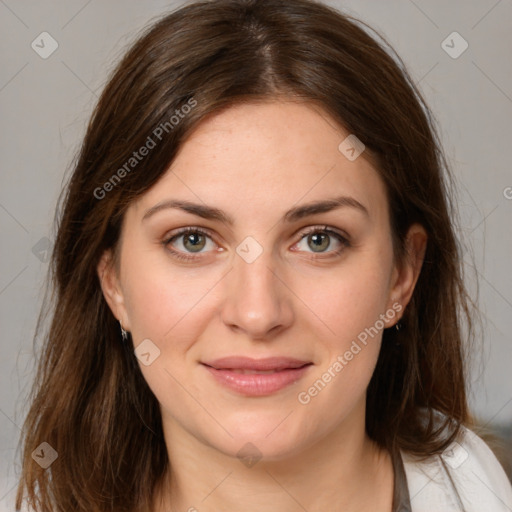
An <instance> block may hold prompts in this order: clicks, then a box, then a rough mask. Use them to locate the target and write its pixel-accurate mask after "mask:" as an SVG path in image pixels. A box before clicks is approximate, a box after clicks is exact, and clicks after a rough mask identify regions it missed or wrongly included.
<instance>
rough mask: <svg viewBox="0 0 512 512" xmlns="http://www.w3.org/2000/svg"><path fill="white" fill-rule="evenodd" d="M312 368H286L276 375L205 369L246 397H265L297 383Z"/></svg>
mask: <svg viewBox="0 0 512 512" xmlns="http://www.w3.org/2000/svg"><path fill="white" fill-rule="evenodd" d="M310 366H312V365H311V364H307V365H306V366H302V367H301V368H286V369H284V370H281V371H278V372H275V373H267V374H261V373H259V374H258V373H250V374H243V373H236V372H234V371H232V370H217V369H216V368H212V367H211V366H207V365H204V367H205V368H206V369H207V370H208V371H209V372H210V373H211V374H212V375H213V377H214V378H215V379H216V380H217V382H219V383H220V384H222V385H224V386H226V387H228V388H230V389H232V390H234V391H236V392H238V393H240V394H242V395H246V396H265V395H270V394H272V393H275V392H277V391H279V390H280V389H283V388H285V387H286V386H289V385H290V384H293V383H294V382H297V381H298V380H299V379H300V378H301V377H302V376H303V375H304V373H306V372H307V371H308V368H309V367H310Z"/></svg>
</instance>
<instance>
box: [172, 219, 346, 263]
mask: <svg viewBox="0 0 512 512" xmlns="http://www.w3.org/2000/svg"><path fill="white" fill-rule="evenodd" d="M188 233H198V234H201V235H203V236H206V237H208V238H210V239H212V240H213V238H212V236H211V234H210V233H209V232H208V231H205V230H204V229H202V228H199V227H193V226H189V227H186V228H183V229H180V230H179V231H177V232H176V233H174V234H173V235H172V236H171V237H168V238H166V239H165V240H163V241H162V245H163V246H164V247H166V248H167V250H168V251H169V252H170V253H171V254H172V255H173V257H175V258H177V259H179V260H183V261H194V260H197V259H199V258H200V257H201V256H200V255H199V256H191V255H186V253H183V252H181V251H176V250H174V249H171V248H170V247H169V245H170V244H171V242H173V241H174V240H176V239H177V238H179V237H181V236H183V235H187V234H188ZM313 233H324V234H328V235H329V236H334V237H335V238H336V239H337V240H338V241H339V242H340V243H341V245H342V247H341V248H340V249H338V250H337V251H331V254H330V255H329V256H328V257H329V258H331V257H336V256H339V255H340V254H341V253H342V252H343V251H344V250H345V249H346V248H347V247H350V242H349V240H348V239H347V238H346V237H344V236H343V235H341V234H340V233H338V232H337V231H334V230H333V229H331V228H329V226H325V225H324V226H312V227H311V228H309V229H307V230H305V231H303V232H302V233H301V234H300V239H299V242H300V241H301V240H302V239H303V238H304V237H306V236H308V235H311V234H313ZM299 242H297V243H299ZM318 254H325V253H318ZM324 258H325V256H314V257H313V258H312V259H324Z"/></svg>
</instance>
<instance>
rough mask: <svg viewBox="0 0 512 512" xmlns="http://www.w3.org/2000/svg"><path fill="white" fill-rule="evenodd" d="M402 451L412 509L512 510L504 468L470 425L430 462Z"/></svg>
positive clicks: (511, 492)
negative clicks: (456, 439) (417, 458)
mask: <svg viewBox="0 0 512 512" xmlns="http://www.w3.org/2000/svg"><path fill="white" fill-rule="evenodd" d="M401 454H402V460H403V462H404V469H405V473H406V476H407V484H408V488H409V496H410V500H411V506H412V512H434V511H436V512H438V511H439V510H442V511H443V512H462V511H464V512H482V511H486V512H487V511H488V512H511V511H512V485H511V483H510V481H509V480H508V478H507V475H506V474H505V471H504V469H503V468H502V466H501V464H500V463H499V461H498V459H497V458H496V456H495V455H494V453H493V452H492V451H491V449H490V448H489V447H488V446H487V444H486V443H485V442H484V441H483V440H482V439H481V438H480V437H479V436H478V435H476V434H475V433H474V432H472V431H471V430H469V429H468V428H466V427H463V428H462V433H461V437H460V438H459V439H458V441H457V442H454V443H452V444H451V445H450V446H449V447H448V448H447V449H446V450H445V451H444V452H443V454H441V455H436V456H433V457H431V458H430V459H428V460H427V461H423V462H421V461H417V460H416V459H415V458H414V457H412V456H410V455H408V454H406V453H405V452H402V453H401Z"/></svg>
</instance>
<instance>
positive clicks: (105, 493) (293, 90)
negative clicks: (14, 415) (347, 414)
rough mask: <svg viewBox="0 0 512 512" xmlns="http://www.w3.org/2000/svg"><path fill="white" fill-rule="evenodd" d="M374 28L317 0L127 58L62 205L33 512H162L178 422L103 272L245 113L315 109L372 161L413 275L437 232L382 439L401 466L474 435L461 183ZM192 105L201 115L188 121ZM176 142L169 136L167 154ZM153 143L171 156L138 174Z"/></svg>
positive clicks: (278, 7) (34, 399) (192, 23)
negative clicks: (235, 112)
mask: <svg viewBox="0 0 512 512" xmlns="http://www.w3.org/2000/svg"><path fill="white" fill-rule="evenodd" d="M370 30H371V29H370V28H369V27H367V26H366V25H365V24H363V23H362V22H360V21H358V20H355V19H353V18H351V17H349V16H344V15H342V14H341V13H339V12H337V11H335V10H333V9H331V8H329V7H327V6H325V5H323V4H321V3H317V2H314V1H309V0H264V1H262V0H215V1H211V2H208V1H203V2H197V3H191V4H188V5H186V6H185V7H183V8H181V9H179V10H177V11H176V12H173V13H171V14H168V15H166V16H165V17H163V18H162V19H160V20H158V21H157V22H156V23H154V24H153V25H151V26H150V27H149V28H148V29H147V30H146V32H145V33H143V34H142V35H141V36H140V38H139V39H138V40H137V42H136V43H135V44H134V45H133V46H132V48H131V49H130V50H129V51H128V53H127V54H126V55H125V56H124V58H123V59H122V61H121V62H120V63H119V65H118V66H117V68H116V70H115V72H114V73H113V75H112V77H111V78H110V81H109V82H108V84H107V86H106V88H105V90H104V92H103V94H102V96H101V98H100V100H99V102H98V105H97V106H96V109H95V111H94V113H93V116H92V119H91V121H90V124H89V126H88V129H87V133H86V136H85V139H84V141H83V144H82V147H81V150H80V152H79V155H78V158H77V161H76V164H75V165H74V171H73V173H72V175H71V177H70V180H69V183H68V184H67V186H66V189H65V195H61V197H60V199H59V204H62V202H63V208H62V211H61V213H59V214H58V215H59V217H58V225H57V234H56V240H55V246H54V251H53V254H52V259H51V265H50V269H49V278H48V283H49V287H51V290H52V296H51V299H52V300H51V304H49V303H47V306H46V307H44V308H43V310H42V312H41V315H40V317H39V320H38V324H37V328H36V338H37V336H38V334H39V333H40V331H41V330H42V328H41V325H42V322H43V318H44V317H46V316H47V315H48V314H50V316H51V322H50V325H49V329H48V330H47V332H45V333H44V346H43V349H42V354H41V356H40V358H39V362H38V370H37V375H36V379H35V383H34V387H33V389H32V393H31V396H30V399H31V407H30V410H29V412H28V415H27V417H26V421H25V428H24V432H25V434H24V438H23V445H24V446H23V448H24V450H23V467H22V475H21V481H20V484H19V487H18V493H17V499H16V507H17V510H19V507H20V506H21V503H22V500H23V497H24V494H25V490H26V492H27V495H28V501H29V504H30V505H31V506H32V507H34V509H36V510H40V511H50V510H52V511H53V512H56V511H65V512H69V511H70V510H73V511H87V512H96V511H98V512H106V511H116V512H121V511H127V512H128V511H132V510H141V511H147V510H150V507H151V504H152V496H153V490H154V489H155V486H156V485H157V484H158V482H159V481H160V479H161V478H162V475H163V474H164V472H165V471H166V470H167V469H168V460H167V453H166V448H165V443H164V437H163V432H162V426H161V416H160V411H159V407H158V402H157V400H156V398H155V396H154V395H153V394H152V392H151V391H150V389H149V387H148V386H147V384H146V382H145V380H144V378H143V376H142V374H141V372H140V368H139V366H138V363H137V361H136V358H135V356H134V354H133V351H132V350H126V349H125V347H123V344H122V341H121V335H120V330H119V323H118V322H117V321H116V319H115V317H114V316H113V314H112V312H111V310H110V309H109V307H108V305H107V303H106V301H105V299H104V297H103V294H102V291H101V288H100V285H99V279H98V276H97V271H96V267H97V264H98V262H99V259H100V257H101V255H102V254H103V253H104V251H105V250H107V249H110V248H112V249H114V250H115V249H116V247H117V246H118V240H119V236H120V232H121V223H122V219H123V215H124V212H125V211H126V208H127V207H128V206H129V205H130V203H131V202H132V201H133V200H134V199H136V198H137V197H139V196H140V195H141V194H144V192H145V191H147V190H148V189H149V188H150V187H151V186H152V185H153V184H155V183H156V182H157V181H158V179H159V178H160V177H161V176H162V175H163V174H164V173H165V172H166V170H167V169H168V167H169V165H170V163H171V162H172V160H173V158H174V157H175V155H176V153H177V151H178V149H179V148H180V146H181V145H182V144H183V142H184V141H185V140H186V138H187V137H188V136H189V135H190V133H191V132H192V130H193V129H194V128H195V127H197V125H198V123H200V122H201V121H202V120H204V119H205V118H206V116H208V115H210V114H214V113H218V112H220V111H221V110H222V109H224V108H229V106H231V105H233V104H235V103H240V102H244V101H260V100H261V101H268V100H272V99H274V98H276V97H282V98H288V99H290V98H292V99H295V100H299V101H307V102H313V103H315V104H317V105H319V106H320V107H322V108H323V109H324V110H325V111H326V112H327V113H328V114H329V115H331V116H332V117H333V119H335V120H336V121H337V122H338V123H339V124H340V126H342V127H344V128H345V129H346V130H347V131H348V132H350V133H353V134H355V135H356V136H357V137H358V138H359V139H360V140H361V141H362V142H363V143H364V144H365V145H366V150H365V153H364V155H365V156H366V157H367V158H371V159H372V161H374V162H375V167H376V169H377V171H378V172H379V174H380V175H381V177H382V179H383V181H384V183H385V185H386V189H387V194H388V200H389V209H390V218H391V229H392V233H393V238H394V249H395V257H396V258H397V261H399V262H403V261H404V258H405V257H407V255H406V254H405V250H404V247H405V245H404V240H405V235H406V233H407V229H408V227H409V226H410V225H411V224H412V223H414V222H419V223H421V224H422V225H423V226H424V228H425V229H426V231H427V234H428V244H427V249H426V254H425V260H424V264H423V268H422V270H421V274H420V276H419V280H418V282H417V285H416V289H415V291H414V294H413V297H412V300H411V302H410V303H409V305H408V307H407V308H406V311H405V314H404V317H403V328H402V329H401V330H400V331H395V330H394V329H388V330H386V331H385V332H384V334H383V343H382V348H381V353H380V356H379V360H378V363H377V367H376V369H375V372H374V375H373V377H372V379H371V382H370V384H369V388H368V392H367V413H366V416H367V420H366V427H367V431H368V435H369V436H370V437H371V438H372V439H374V440H375V441H376V442H378V443H379V445H381V446H383V447H386V448H387V449H389V450H396V449H398V448H400V449H402V450H406V451H407V452H409V453H411V454H417V455H420V456H423V457H427V456H430V455H432V454H434V453H439V452H440V451H442V450H443V449H444V448H445V447H446V446H448V444H449V443H451V441H452V440H454V439H455V438H456V436H457V435H458V433H459V429H460V425H461V424H465V425H469V424H470V418H469V414H468V406H467V401H466V390H465V371H466V370H465V360H466V359H465V357H466V356H465V354H464V353H463V328H464V325H466V326H467V327H468V329H469V330H467V331H466V332H469V333H470V332H471V318H470V316H469V312H470V309H469V308H470V305H471V302H470V301H469V299H468V296H467V294H466V291H465V288H464V285H463V275H462V270H463V269H462V265H461V258H460V250H459V248H458V245H457V242H456V239H455V236H454V228H453V219H454V218H455V211H454V209H453V207H452V206H451V203H450V194H449V186H450V185H451V181H450V180H451V178H450V173H449V169H448V166H447V164H446V161H445V158H444V156H443V154H442V151H441V145H440V143H439V140H438V136H437V135H436V130H435V127H434V122H433V117H432V114H431V112H430V111H429V109H428V107H427V106H426V105H425V102H424V100H423V99H422V96H421V94H420V92H419V91H418V89H417V88H416V86H415V85H414V83H413V81H412V80H411V78H410V76H409V75H408V73H407V71H406V70H405V67H404V65H403V63H402V61H401V60H400V58H399V57H398V56H397V55H396V54H394V52H392V50H391V49H390V47H389V45H388V44H387V43H386V42H385V40H384V39H383V38H382V37H381V36H379V37H381V39H382V43H379V42H377V40H376V39H374V38H372V37H371V36H370V35H369V34H368V32H369V31H370ZM186 104H188V105H190V106H192V105H193V108H190V109H188V113H187V114H183V112H185V109H184V108H183V105H186ZM180 113H181V114H183V115H181V114H180ZM172 116H177V117H179V121H178V122H170V121H169V119H171V117H172ZM165 123H167V124H165ZM171 125H172V126H171ZM161 126H165V127H166V128H167V129H166V131H165V134H164V136H163V137H162V138H161V140H160V139H159V140H156V139H157V137H156V135H155V130H156V128H157V127H161ZM148 137H151V138H152V140H153V142H155V146H154V147H153V148H152V149H151V151H150V152H149V154H148V155H147V156H145V157H144V158H143V159H140V161H139V160H137V162H136V163H135V162H131V163H132V164H134V165H132V166H131V167H129V166H128V167H127V166H126V163H127V162H129V161H130V158H132V156H133V152H134V151H135V150H137V149H138V148H140V147H142V146H143V145H145V144H147V143H148ZM340 142H341V140H340ZM130 165H131V164H130ZM121 169H124V170H125V172H122V171H121ZM106 184H108V185H106ZM57 211H58V210H57ZM463 322H467V323H465V324H463ZM438 413H442V414H443V416H440V417H439V418H440V421H434V420H435V419H436V417H437V415H438ZM439 418H438V419H439ZM42 442H47V443H49V444H50V445H51V446H52V447H53V448H54V449H55V450H56V451H57V453H58V458H57V460H56V461H55V462H54V463H53V464H52V465H51V466H50V467H49V468H48V469H46V470H43V469H42V468H41V467H39V466H38V465H37V464H36V463H35V462H34V460H33V459H32V457H31V453H32V452H33V451H34V450H35V448H36V447H38V446H39V445H40V444H41V443H42Z"/></svg>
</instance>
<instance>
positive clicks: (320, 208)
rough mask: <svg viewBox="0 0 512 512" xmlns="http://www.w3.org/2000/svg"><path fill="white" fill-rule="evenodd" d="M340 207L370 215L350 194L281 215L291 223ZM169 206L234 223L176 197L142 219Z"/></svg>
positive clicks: (219, 213)
mask: <svg viewBox="0 0 512 512" xmlns="http://www.w3.org/2000/svg"><path fill="white" fill-rule="evenodd" d="M342 207H348V208H354V209H356V210H358V211H359V212H361V213H363V214H364V215H366V216H367V217H369V216H370V214H369V213H368V209H367V208H366V207H365V206H364V205H363V204H361V203H360V202H359V201H358V200H357V199H355V198H353V197H350V196H339V197H335V198H332V199H326V200H322V201H313V202H310V203H306V204H303V205H300V206H296V207H295V208H291V209H290V210H288V211H287V212H286V213H285V214H284V215H283V219H282V220H283V221H285V222H288V223H292V222H296V221H298V220H300V219H302V218H304V217H308V216H310V215H315V214H319V213H325V212H329V211H331V210H335V209H337V208H342ZM170 208H171V209H172V208H174V209H178V210H182V211H185V212H187V213H191V214H192V215H197V216H198V217H202V218H203V219H209V220H217V221H220V222H222V223H223V224H226V225H228V226H233V225H234V223H235V221H234V219H233V218H232V217H231V216H230V215H228V214H227V213H226V212H224V211H222V210H220V209H218V208H214V207H212V206H207V205H204V204H198V203H192V202H190V201H183V200H177V199H170V200H166V201H162V202H160V203H157V204H156V205H154V206H152V207H151V208H149V209H148V210H147V211H146V212H145V213H144V216H143V217H142V221H145V220H146V219H148V218H149V217H151V216H152V215H154V214H155V213H157V212H159V211H161V210H165V209H170Z"/></svg>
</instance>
